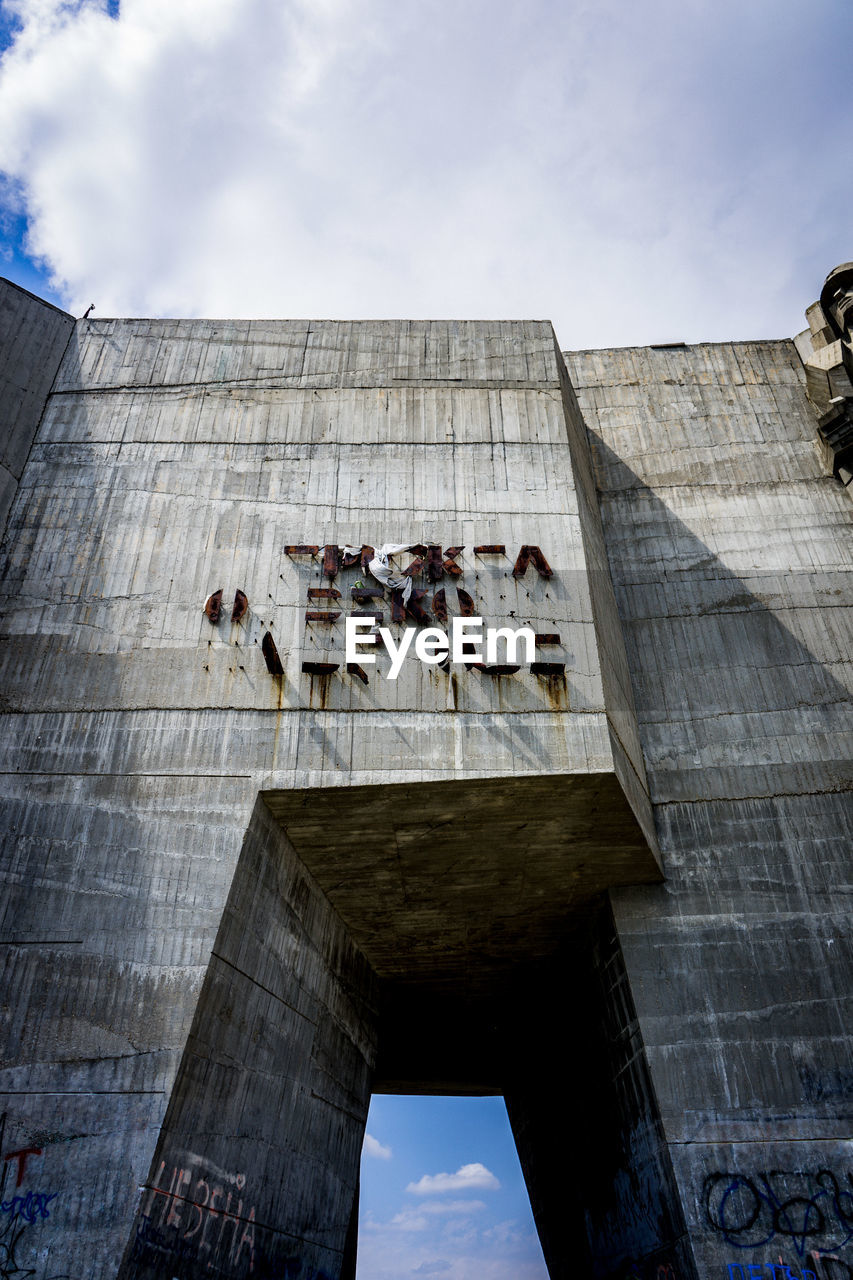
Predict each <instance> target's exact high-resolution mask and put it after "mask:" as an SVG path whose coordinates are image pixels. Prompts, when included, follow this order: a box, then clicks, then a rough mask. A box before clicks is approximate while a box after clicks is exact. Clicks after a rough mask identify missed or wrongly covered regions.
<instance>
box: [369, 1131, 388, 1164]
mask: <svg viewBox="0 0 853 1280" xmlns="http://www.w3.org/2000/svg"><path fill="white" fill-rule="evenodd" d="M364 1154H365V1155H367V1156H372V1157H373V1159H374V1160H390V1159H391V1156H392V1155H393V1152H392V1150H391V1148H390V1147H385V1146H383V1145H382V1143H381V1142H380V1141H379V1139H378V1138H374V1136H373V1134H372V1133H366V1134H365V1135H364Z"/></svg>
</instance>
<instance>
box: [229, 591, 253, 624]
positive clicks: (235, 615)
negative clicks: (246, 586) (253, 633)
mask: <svg viewBox="0 0 853 1280" xmlns="http://www.w3.org/2000/svg"><path fill="white" fill-rule="evenodd" d="M248 609H249V597H248V596H247V595H246V593H245V591H241V590H240V588H239V587H238V588H237V591H236V593H235V596H234V608H233V609H232V610H231V621H232V622H239V621H240V620H241V619H242V618H245V616H246V614H247V612H248Z"/></svg>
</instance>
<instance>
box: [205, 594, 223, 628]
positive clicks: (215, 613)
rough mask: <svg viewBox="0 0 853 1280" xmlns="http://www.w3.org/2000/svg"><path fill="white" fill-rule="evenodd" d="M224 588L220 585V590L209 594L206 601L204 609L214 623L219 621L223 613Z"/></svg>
mask: <svg viewBox="0 0 853 1280" xmlns="http://www.w3.org/2000/svg"><path fill="white" fill-rule="evenodd" d="M222 590H223V589H222V587H220V588H219V590H218V591H214V593H213V595H210V596H208V597H207V599H206V600H205V602H204V611H205V613H206V614H207V616H208V618H209V619H210V621H211V622H212V623H213V624H214V625H215V624H216V623H217V622H218V621H219V617H220V614H221V613H222Z"/></svg>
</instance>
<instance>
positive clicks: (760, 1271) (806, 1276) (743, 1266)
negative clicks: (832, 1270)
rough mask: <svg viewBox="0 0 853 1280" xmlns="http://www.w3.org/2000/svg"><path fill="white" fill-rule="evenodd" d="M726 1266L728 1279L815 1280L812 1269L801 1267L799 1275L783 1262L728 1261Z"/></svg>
mask: <svg viewBox="0 0 853 1280" xmlns="http://www.w3.org/2000/svg"><path fill="white" fill-rule="evenodd" d="M728 1266H729V1274H728V1280H817V1276H816V1275H815V1273H814V1272H813V1271H806V1270H805V1268H803V1274H802V1277H801V1276H799V1275H798V1274H797V1272H796V1271H793V1270H792V1269H791V1268H790V1267H789V1266H787V1265H786V1264H785V1263H784V1262H730V1263H729V1264H728ZM765 1270H766V1271H769V1272H770V1275H769V1276H767V1275H765ZM777 1272H778V1274H777Z"/></svg>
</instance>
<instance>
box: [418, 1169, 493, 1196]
mask: <svg viewBox="0 0 853 1280" xmlns="http://www.w3.org/2000/svg"><path fill="white" fill-rule="evenodd" d="M500 1185H501V1184H500V1183H499V1182H498V1180H497V1178H496V1177H495V1175H494V1174H493V1173H491V1172H490V1170H488V1169H487V1168H486V1166H485V1165H484V1164H479V1163H475V1164H463V1165H462V1167H461V1168H460V1169H457V1171H456V1173H433V1174H429V1173H425V1174H424V1176H423V1177H422V1178H419V1179H418V1181H417V1182H410V1183H409V1185H408V1186H407V1187H406V1190H407V1191H411V1192H412V1193H413V1194H414V1195H416V1196H431V1195H444V1194H445V1193H446V1192H448V1191H497V1190H498V1188H499V1187H500Z"/></svg>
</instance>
